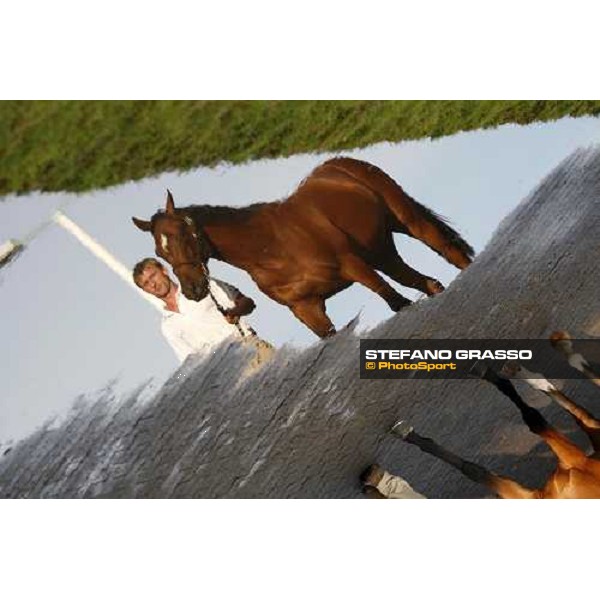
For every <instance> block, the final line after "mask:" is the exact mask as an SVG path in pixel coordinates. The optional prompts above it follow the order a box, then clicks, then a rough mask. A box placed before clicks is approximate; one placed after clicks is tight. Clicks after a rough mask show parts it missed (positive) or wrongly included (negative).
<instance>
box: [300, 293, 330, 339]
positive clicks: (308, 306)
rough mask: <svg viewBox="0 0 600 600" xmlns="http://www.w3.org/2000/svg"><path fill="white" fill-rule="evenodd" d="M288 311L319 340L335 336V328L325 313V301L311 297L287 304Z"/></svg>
mask: <svg viewBox="0 0 600 600" xmlns="http://www.w3.org/2000/svg"><path fill="white" fill-rule="evenodd" d="M289 308H290V310H291V311H292V312H293V313H294V315H295V316H296V318H297V319H299V320H300V321H302V322H303V323H304V324H305V325H306V326H307V327H308V328H309V329H310V330H311V331H313V332H314V333H315V334H316V335H318V336H319V337H320V338H326V337H330V336H332V335H334V334H335V327H334V325H333V323H332V322H331V320H330V319H329V317H328V316H327V313H326V312H325V300H323V298H319V297H318V296H311V297H309V298H303V299H302V300H296V301H295V302H293V303H290V304H289Z"/></svg>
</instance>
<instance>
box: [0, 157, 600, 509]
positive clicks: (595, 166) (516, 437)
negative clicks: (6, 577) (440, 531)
mask: <svg viewBox="0 0 600 600" xmlns="http://www.w3.org/2000/svg"><path fill="white" fill-rule="evenodd" d="M599 199H600V150H596V151H591V150H588V151H580V152H578V153H577V154H575V155H573V156H571V157H570V158H569V159H567V160H566V161H565V162H563V163H562V164H561V165H560V166H559V167H557V168H556V169H555V170H554V171H553V172H552V173H551V174H550V176H549V177H547V178H546V179H545V180H544V181H543V182H542V183H541V184H540V186H539V187H538V188H537V189H536V190H535V191H534V192H533V194H531V195H530V196H529V197H528V198H527V199H525V200H524V201H523V202H522V203H521V205H520V206H519V207H517V209H515V211H514V212H513V213H512V214H511V215H510V216H509V217H507V218H506V219H505V220H504V221H503V222H502V223H501V224H500V226H499V228H498V230H497V231H496V234H495V235H494V237H493V239H492V240H491V242H490V243H489V244H488V246H487V248H486V249H485V250H484V251H483V252H482V253H481V254H480V255H479V256H478V257H477V259H476V261H475V262H474V264H473V265H472V266H471V267H469V268H468V269H467V270H466V271H464V272H463V273H462V274H461V275H460V276H459V277H458V279H457V280H455V282H454V283H453V284H452V286H451V287H450V288H449V289H448V290H447V291H446V292H445V293H443V294H441V295H440V296H437V297H435V298H431V299H426V300H422V301H420V302H419V303H418V304H416V305H414V306H412V307H410V308H409V309H406V310H404V311H402V312H401V313H399V314H397V315H395V316H392V317H391V318H390V319H389V320H388V321H386V322H385V323H383V324H382V325H380V326H379V327H378V328H376V329H375V330H373V331H372V332H370V333H369V335H370V336H371V337H389V338H408V337H423V338H427V337H438V338H452V337H456V338H493V337H497V338H540V337H546V336H547V335H548V334H549V333H550V332H551V331H553V330H555V329H559V328H560V329H568V330H570V331H571V333H572V334H573V335H574V336H576V337H577V336H578V337H589V336H588V335H586V334H587V333H589V332H590V331H592V330H594V326H595V325H596V323H597V322H598V320H599V319H600V262H599V261H598V256H599V252H598V246H599V244H600V242H599V239H600V236H599V235H598V232H599V231H600V202H599ZM290 318H292V317H290ZM358 343H359V340H358V338H357V337H356V336H355V335H354V334H353V333H352V332H351V331H348V330H347V331H345V332H342V333H340V334H338V335H337V336H336V337H335V338H333V339H331V340H329V341H327V342H325V343H318V344H315V346H313V347H311V348H309V349H307V350H305V351H303V352H298V351H292V350H289V349H283V350H280V351H279V352H278V353H277V355H276V357H275V359H274V360H273V362H272V363H270V364H269V365H267V366H266V367H265V368H264V369H263V370H262V371H261V372H260V373H258V374H257V375H255V376H254V377H252V378H250V379H247V380H245V381H240V380H239V377H238V376H237V373H239V372H240V370H241V368H242V363H244V362H245V360H246V359H247V356H246V355H245V354H244V353H243V352H242V351H240V350H234V349H230V350H229V351H227V350H226V349H221V351H219V352H218V353H217V354H216V355H215V356H214V357H213V358H212V359H211V360H210V361H209V362H208V363H207V364H202V365H198V364H195V362H194V359H193V357H192V358H190V359H189V360H188V362H186V363H185V364H184V366H183V367H182V369H181V370H180V371H179V372H178V373H176V374H175V375H174V376H173V378H172V379H171V380H170V381H169V382H168V383H167V384H166V385H165V386H164V388H163V389H162V390H161V391H160V392H159V393H158V394H157V396H156V397H155V398H154V399H153V400H151V401H147V402H145V403H143V402H141V401H139V400H137V394H133V395H132V397H131V398H130V399H129V400H127V401H125V402H117V401H116V400H114V399H112V398H111V395H110V391H109V390H107V392H106V394H104V396H103V397H102V398H100V399H99V400H97V401H96V402H95V403H86V402H82V403H80V405H79V406H78V407H76V408H74V410H73V412H72V414H71V416H70V417H69V419H68V420H67V421H65V423H64V424H63V425H61V426H60V427H58V428H54V429H49V428H45V429H41V430H40V431H39V432H37V433H35V434H34V435H32V436H31V437H29V438H28V439H25V440H23V441H22V442H21V443H19V444H18V445H17V446H16V447H15V448H14V449H13V450H12V452H10V453H9V454H7V455H6V456H5V457H4V458H1V459H0V497H30V498H39V497H61V498H65V497H202V498H225V497H227V498H255V497H265V498H306V497H308V498H355V497H362V494H361V491H360V487H359V485H358V476H359V473H360V472H361V471H362V470H363V469H364V468H365V466H367V465H368V464H369V463H371V462H373V461H375V460H377V461H378V462H380V463H382V464H384V465H385V466H386V467H388V468H390V469H391V470H394V471H396V472H398V473H400V474H402V475H403V476H404V477H405V478H406V479H408V480H409V481H410V482H411V484H412V485H413V487H415V489H417V490H418V491H420V492H422V493H424V494H426V495H427V496H429V497H433V498H479V497H485V496H489V495H490V494H489V493H488V491H487V490H486V489H484V488H483V487H481V486H479V485H476V484H474V483H471V482H470V481H469V480H467V479H466V478H465V477H464V476H462V475H461V474H460V473H458V472H457V471H455V470H454V469H452V468H451V467H449V466H448V465H446V464H444V463H442V462H441V461H439V460H437V459H435V458H433V457H431V456H428V455H425V454H423V453H421V452H420V451H419V450H417V449H416V448H413V447H410V446H406V445H404V444H402V443H401V442H399V441H396V440H395V439H393V438H392V437H391V436H390V435H389V434H388V433H387V431H388V429H389V427H390V426H391V425H392V424H393V423H394V422H395V421H396V420H397V419H398V418H404V419H408V420H409V421H410V422H412V423H413V424H414V425H415V427H416V429H417V430H418V431H419V432H420V433H421V434H423V435H426V436H431V437H434V438H435V439H436V440H437V441H438V442H440V443H441V444H443V445H445V446H447V447H448V448H449V449H451V450H453V451H454V452H456V453H458V454H460V455H462V456H463V457H464V458H468V459H471V460H476V461H477V462H479V463H481V464H482V465H485V466H486V467H488V468H492V469H494V470H496V471H498V472H500V473H502V474H504V475H508V476H511V477H514V478H516V479H518V480H519V481H521V482H523V483H525V484H529V485H541V484H542V482H543V480H544V477H545V474H547V473H548V472H549V471H551V470H552V469H553V466H554V464H555V462H554V458H553V457H552V455H551V454H550V453H549V451H548V449H547V447H546V446H545V445H544V444H543V443H541V442H540V440H539V438H537V437H536V436H534V435H532V434H530V433H529V431H528V430H527V429H526V427H525V426H524V425H523V424H522V422H521V419H520V416H519V415H518V413H517V410H516V409H515V408H514V407H513V406H512V405H511V404H510V403H509V402H508V401H507V400H506V399H505V398H504V397H503V396H502V395H501V394H500V393H499V392H497V391H496V390H495V389H494V388H491V387H490V386H489V385H487V384H484V383H482V382H479V381H474V380H464V381H462V380H461V381H443V380H436V381H423V380H410V381H399V380H395V381H394V380H384V381H369V380H360V379H359V378H358V372H359V370H358V359H359V354H358ZM558 383H559V387H563V389H564V390H565V391H566V392H567V393H568V394H569V395H571V396H572V397H573V398H574V399H576V400H577V401H579V402H581V403H582V404H583V405H584V406H586V407H587V408H589V409H592V410H593V411H595V412H596V413H597V414H600V394H599V393H598V391H597V389H596V388H594V387H593V386H592V385H591V384H590V383H589V382H586V381H566V382H564V385H563V382H558ZM517 385H518V387H519V389H520V390H522V391H523V395H524V397H525V398H526V399H527V400H528V401H530V402H531V403H532V404H533V405H534V406H536V407H539V408H541V409H542V411H543V413H544V415H545V416H546V417H547V418H549V420H550V421H551V422H552V423H554V424H557V425H560V426H561V427H563V428H564V429H565V430H566V431H568V432H573V435H574V439H576V440H578V441H582V438H581V436H580V435H579V434H578V433H577V432H575V428H574V425H573V422H572V421H571V420H570V419H569V417H566V416H565V415H563V414H562V413H561V412H560V410H559V409H558V408H557V407H556V406H554V405H551V404H550V402H549V400H548V399H547V398H546V397H545V396H543V395H541V394H536V393H535V392H534V391H532V390H530V389H528V388H527V387H526V386H525V384H521V383H518V384H517Z"/></svg>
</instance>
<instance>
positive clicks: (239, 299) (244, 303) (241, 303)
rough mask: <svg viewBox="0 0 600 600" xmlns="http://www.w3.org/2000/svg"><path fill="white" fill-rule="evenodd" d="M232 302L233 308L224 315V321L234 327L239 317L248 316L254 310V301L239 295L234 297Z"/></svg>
mask: <svg viewBox="0 0 600 600" xmlns="http://www.w3.org/2000/svg"><path fill="white" fill-rule="evenodd" d="M234 302H235V306H233V308H229V309H228V310H226V311H225V313H224V314H225V319H227V322H228V323H231V324H232V325H235V324H236V323H237V322H238V321H239V320H240V317H241V316H243V315H249V314H250V313H251V312H252V311H253V310H254V309H255V308H256V304H254V301H253V300H252V299H251V298H248V297H247V296H244V294H241V293H240V294H239V295H238V296H236V297H235V300H234Z"/></svg>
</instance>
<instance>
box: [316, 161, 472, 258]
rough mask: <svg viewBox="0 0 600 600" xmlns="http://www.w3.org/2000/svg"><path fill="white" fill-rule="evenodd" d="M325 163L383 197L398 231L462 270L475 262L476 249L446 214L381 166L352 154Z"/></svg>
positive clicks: (395, 229)
mask: <svg viewBox="0 0 600 600" xmlns="http://www.w3.org/2000/svg"><path fill="white" fill-rule="evenodd" d="M325 165H328V166H331V167H335V168H336V169H339V170H340V171H343V172H345V173H346V174H347V175H349V176H350V177H352V178H353V179H355V180H357V181H358V182H360V183H362V184H363V185H365V186H367V187H368V188H369V189H370V190H371V191H373V192H375V193H376V194H377V195H378V196H380V197H382V198H383V199H384V200H385V203H386V205H387V207H388V208H389V210H390V212H391V213H392V214H393V215H394V217H396V220H397V226H396V227H395V228H394V231H397V232H399V233H406V234H408V235H410V236H411V237H413V238H416V239H418V240H420V241H422V242H423V243H424V244H426V245H427V246H429V247H430V248H431V249H432V250H433V251H434V252H437V253H438V254H439V255H441V256H443V257H444V258H445V259H446V260H447V261H448V262H449V263H451V264H453V265H454V266H455V267H458V268H459V269H464V268H465V267H468V266H469V265H470V264H471V262H472V260H473V255H474V254H475V251H474V250H473V248H472V247H471V246H470V245H469V244H468V243H467V242H466V241H465V240H464V239H463V238H462V237H461V235H460V234H459V233H458V232H457V231H455V230H454V229H452V227H450V226H449V225H448V224H447V223H446V222H445V220H444V218H443V217H441V216H440V215H438V214H436V213H435V212H434V211H432V210H430V209H429V208H427V207H426V206H423V205H422V204H420V203H419V202H417V201H416V200H414V199H413V198H411V197H410V196H409V195H408V194H407V193H406V192H405V191H404V190H403V189H402V188H401V187H400V186H399V185H398V184H397V183H396V182H395V181H394V180H393V179H392V178H391V177H390V176H389V175H387V174H386V173H384V172H383V171H382V170H381V169H380V168H378V167H376V166H375V165H371V164H369V163H366V162H363V161H360V160H356V159H354V158H348V157H339V158H334V159H332V160H329V161H327V162H326V163H325V164H324V165H323V166H325Z"/></svg>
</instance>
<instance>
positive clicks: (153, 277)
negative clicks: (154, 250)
mask: <svg viewBox="0 0 600 600" xmlns="http://www.w3.org/2000/svg"><path fill="white" fill-rule="evenodd" d="M137 284H138V285H139V286H140V287H141V288H142V289H143V290H144V291H145V292H148V293H149V294H152V295H153V296H156V297H157V298H164V297H165V296H166V295H167V294H168V293H169V290H170V289H171V280H170V279H169V276H168V275H167V272H166V270H165V269H164V268H163V267H157V266H156V265H152V264H150V265H146V267H145V268H144V270H143V271H142V274H141V275H140V276H139V278H138V280H137Z"/></svg>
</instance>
